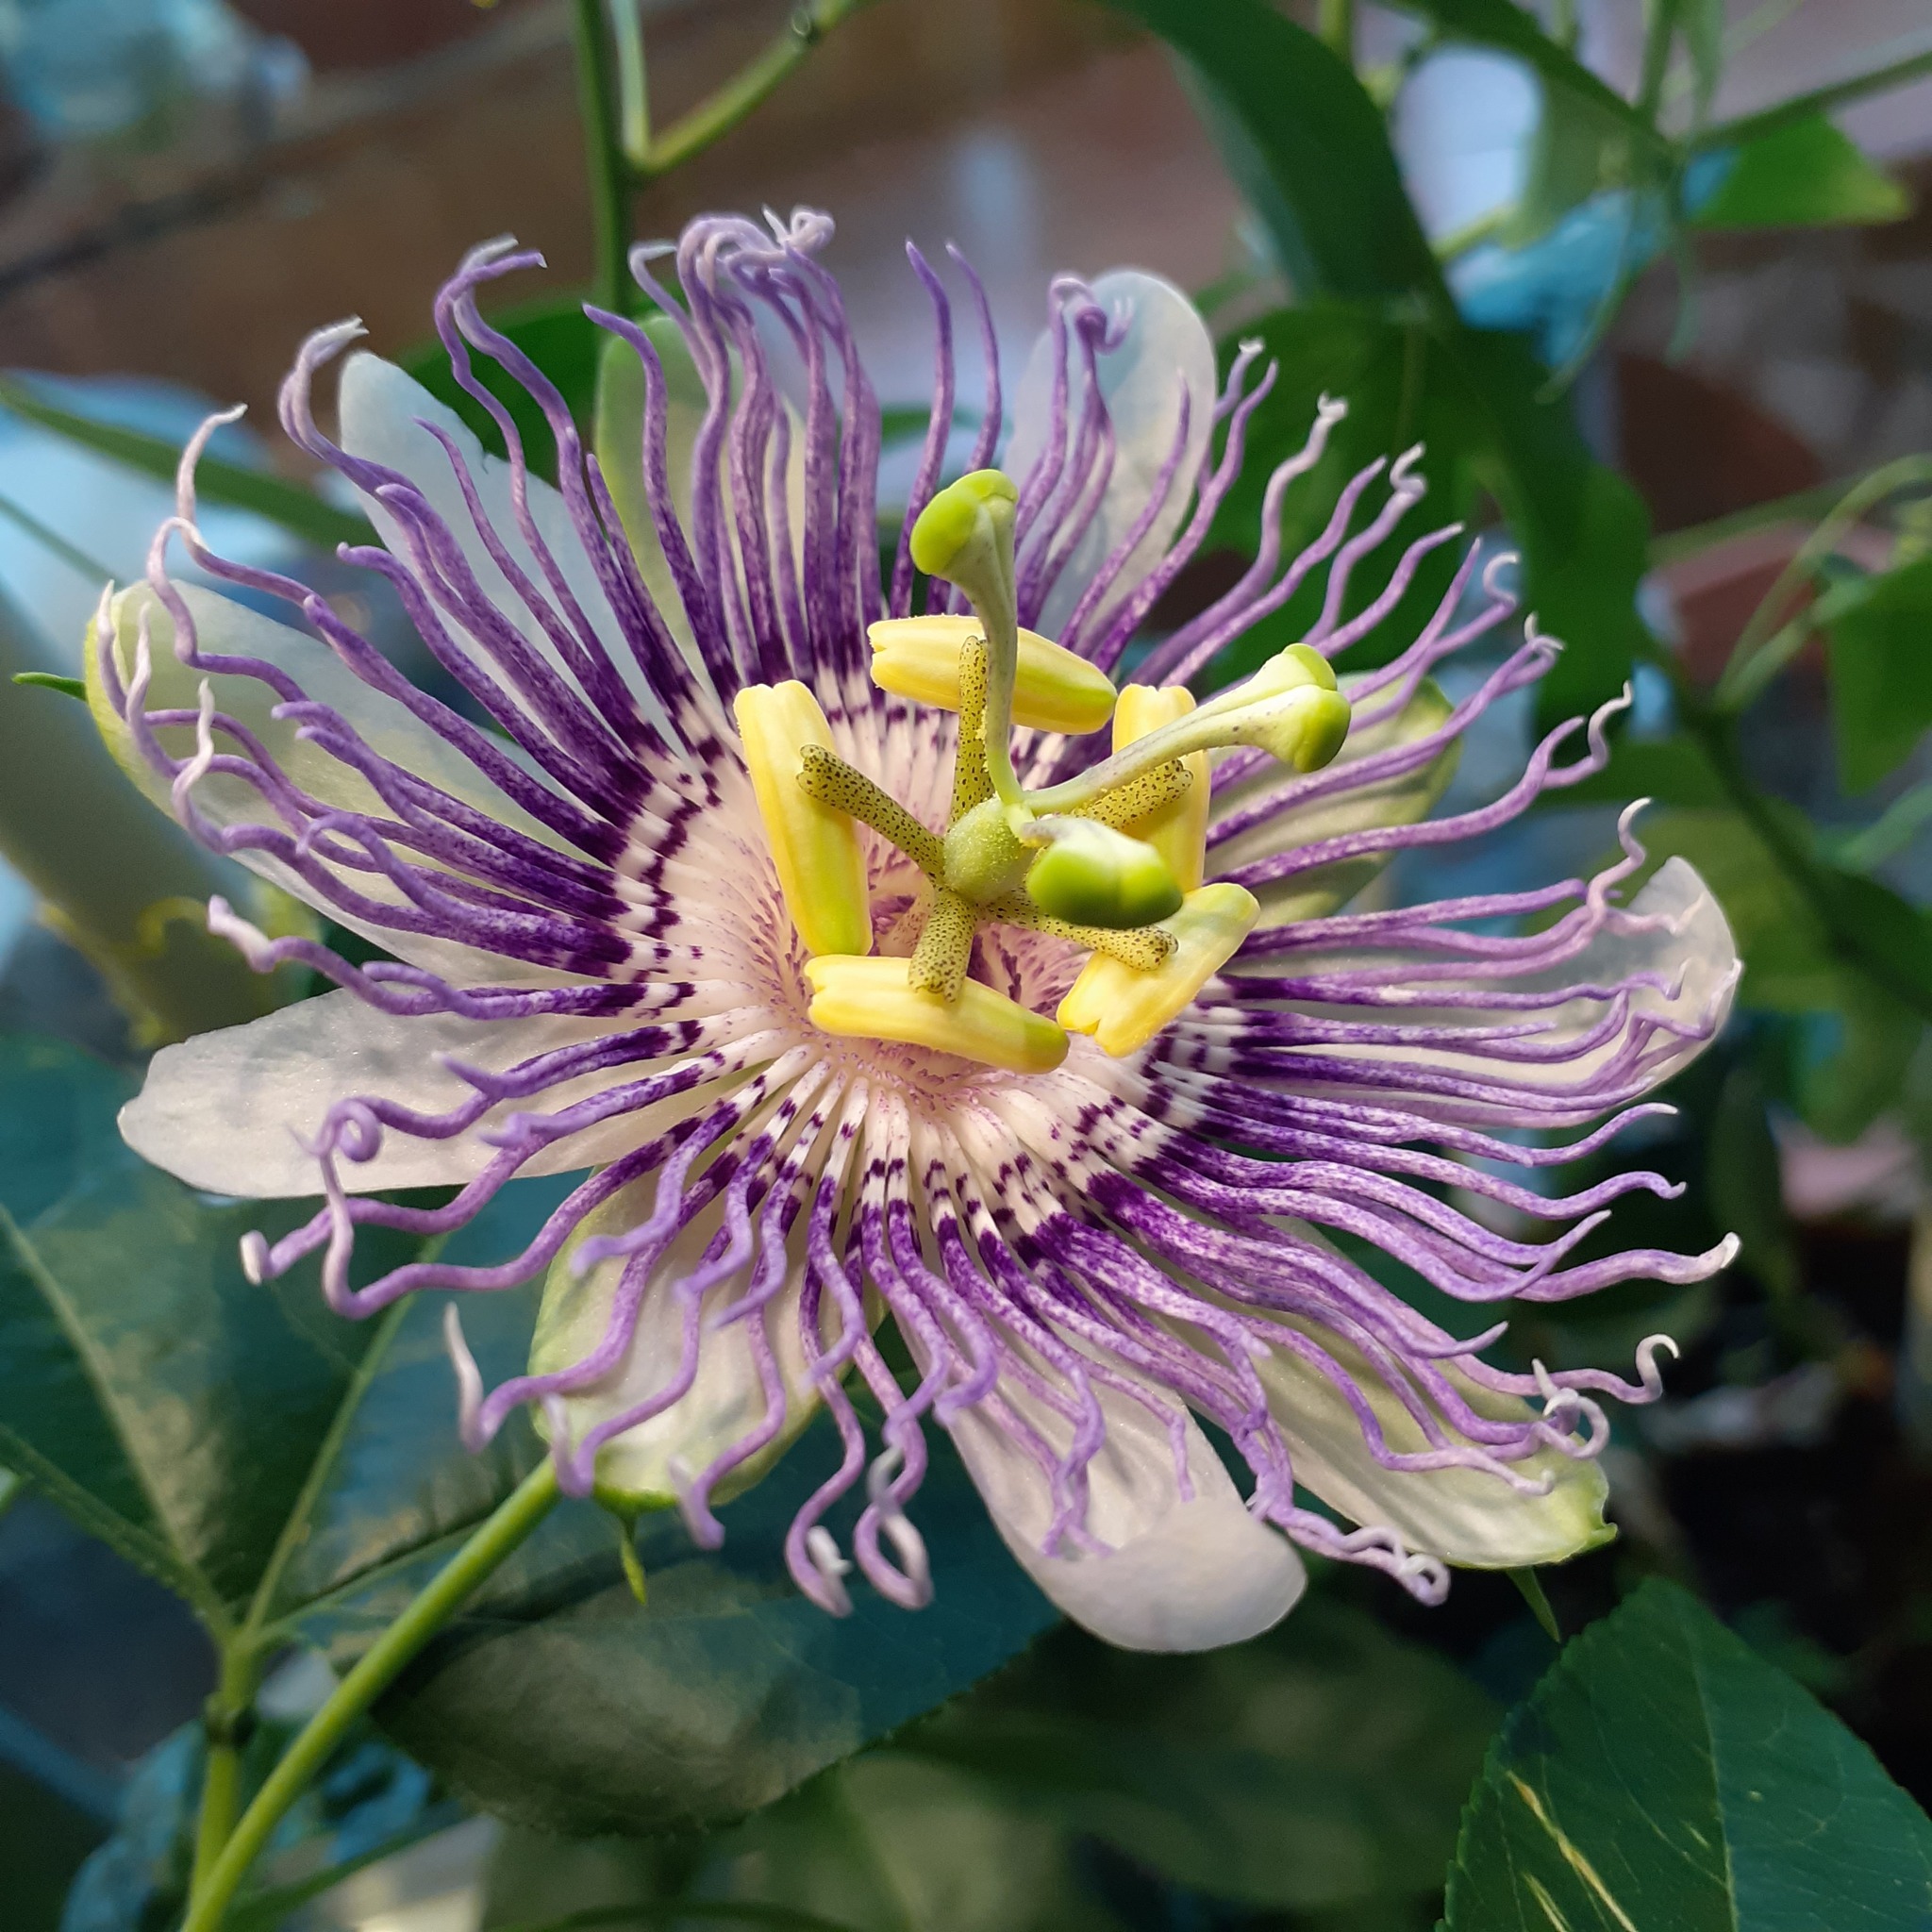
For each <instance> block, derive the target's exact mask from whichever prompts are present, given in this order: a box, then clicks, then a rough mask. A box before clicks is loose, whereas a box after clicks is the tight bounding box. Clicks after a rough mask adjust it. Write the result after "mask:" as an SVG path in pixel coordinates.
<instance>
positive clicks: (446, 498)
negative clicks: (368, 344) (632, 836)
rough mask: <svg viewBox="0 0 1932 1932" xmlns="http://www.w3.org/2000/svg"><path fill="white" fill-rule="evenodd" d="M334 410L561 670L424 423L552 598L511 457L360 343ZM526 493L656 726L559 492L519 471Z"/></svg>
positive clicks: (349, 436) (394, 548) (389, 527)
mask: <svg viewBox="0 0 1932 1932" xmlns="http://www.w3.org/2000/svg"><path fill="white" fill-rule="evenodd" d="M338 408H339V411H340V413H341V443H342V447H343V448H344V449H345V450H347V451H348V453H349V454H350V455H351V456H354V457H360V458H364V460H366V461H369V462H375V463H381V464H383V465H385V466H386V467H387V468H389V469H391V470H395V471H398V472H399V473H400V474H401V475H405V476H407V477H408V479H409V481H410V482H411V483H412V484H413V485H414V486H415V487H416V488H417V489H418V490H419V491H422V493H423V495H424V497H425V499H426V500H427V501H428V504H429V507H430V508H432V509H433V510H434V511H435V512H436V514H437V515H438V516H439V517H441V519H442V521H443V523H444V524H446V525H448V526H449V529H450V532H451V534H452V535H453V536H454V537H455V538H456V540H457V541H458V544H460V545H461V547H462V552H463V556H464V558H466V559H467V560H468V562H469V565H470V568H471V570H472V571H474V572H475V576H476V581H477V584H478V585H479V586H480V587H481V589H482V591H483V592H484V594H485V595H486V596H487V597H488V598H489V599H490V600H491V603H492V604H494V605H495V606H496V608H498V609H499V610H500V611H501V612H502V613H503V614H504V616H506V617H507V618H508V619H509V621H510V622H511V623H512V624H514V625H516V627H517V628H518V629H519V630H520V631H521V632H522V633H523V634H524V636H525V638H527V639H528V640H529V642H530V644H531V645H532V647H533V648H534V649H535V650H536V651H538V652H539V653H540V654H541V656H542V657H543V658H545V659H546V660H548V662H549V663H550V664H551V665H552V667H553V668H556V669H559V670H560V669H561V660H560V658H558V654H557V651H556V648H555V647H554V646H553V645H552V643H551V642H550V641H549V639H548V638H547V637H546V636H545V635H544V632H543V628H542V626H541V625H540V624H539V623H538V622H537V620H536V618H535V617H534V616H533V615H531V613H530V611H529V609H528V608H527V607H526V606H525V603H524V601H523V599H522V598H521V597H520V596H519V595H518V594H517V592H516V591H514V590H512V589H511V587H510V584H509V580H508V578H507V577H506V576H505V575H504V574H503V572H502V571H501V570H499V569H498V568H497V566H496V563H495V561H494V559H493V558H491V555H490V553H489V550H488V549H487V548H486V547H485V545H484V542H483V540H482V538H481V536H480V535H478V533H477V530H476V525H475V521H474V520H473V519H472V517H471V515H470V511H469V508H468V506H467V505H466V504H465V503H464V501H463V493H462V489H461V487H460V485H459V484H458V480H457V475H456V472H455V470H454V469H453V468H452V467H451V464H450V459H449V454H448V452H447V451H446V450H445V449H444V448H443V446H442V445H441V443H440V442H439V441H437V439H436V438H435V437H434V436H432V435H431V434H430V433H429V430H428V428H427V427H425V425H431V424H433V425H435V426H436V427H437V428H439V429H441V431H442V432H443V433H444V434H445V435H446V436H448V438H449V439H450V441H451V442H452V443H454V444H455V446H456V448H457V449H458V451H459V452H460V453H461V455H462V458H463V460H464V462H465V464H466V466H467V467H468V469H469V472H470V475H471V476H472V477H473V478H474V480H475V486H476V495H477V499H478V501H479V502H480V503H481V505H482V507H483V510H484V514H485V515H486V516H487V517H488V518H489V520H490V523H491V526H492V528H493V529H494V530H495V532H496V535H497V536H498V538H499V539H500V540H501V541H502V545H503V548H504V550H505V551H506V552H507V553H508V556H509V557H510V558H511V559H512V560H513V561H514V562H515V563H516V565H517V567H518V568H519V569H520V570H521V571H522V572H523V573H524V574H525V576H526V577H528V579H529V580H530V581H531V582H532V583H533V584H535V585H536V586H537V587H538V588H539V590H540V591H541V593H542V595H543V596H544V599H545V601H546V602H550V603H552V604H554V603H555V601H556V600H555V597H554V595H553V593H552V592H551V591H550V590H549V586H548V580H547V579H546V578H545V576H544V574H543V572H542V571H541V569H540V568H539V567H538V564H537V559H536V557H535V555H534V553H533V552H532V550H531V548H530V546H529V544H527V543H526V542H525V541H524V536H523V533H522V531H521V530H519V528H518V527H517V520H516V514H515V510H514V508H513V507H512V504H511V501H510V480H511V470H510V466H509V464H508V462H506V461H504V460H503V459H502V458H499V457H493V456H488V455H486V454H485V453H484V450H483V445H482V444H481V443H480V442H478V441H477V440H476V438H475V436H474V435H473V434H472V433H471V431H470V429H469V427H468V425H466V424H465V423H464V422H463V420H462V418H461V417H460V416H458V414H457V412H456V411H455V410H454V409H452V408H449V406H448V405H447V404H445V403H441V402H439V401H437V399H436V398H435V397H434V396H432V395H431V394H430V393H429V391H427V390H426V389H425V388H424V387H423V385H422V384H421V383H419V382H418V381H416V380H415V378H414V377H413V376H410V375H405V374H404V372H403V371H402V370H400V369H398V368H397V367H396V365H395V364H394V363H393V362H388V361H385V360H384V359H383V358H381V357H380V356H372V355H370V354H369V353H368V352H367V351H366V350H364V351H358V353H357V354H356V355H353V356H351V357H350V358H349V359H348V361H347V362H346V363H344V364H343V367H342V377H341V391H340V394H339V401H338ZM525 491H526V497H527V501H528V504H529V509H530V517H531V521H532V522H533V523H534V525H536V528H537V532H538V535H539V536H540V537H541V539H542V541H543V544H544V547H545V548H546V549H547V550H548V551H549V552H550V555H551V557H552V558H553V559H554V560H555V561H556V563H557V566H558V570H559V572H560V573H561V574H562V576H563V579H564V581H565V583H566V584H567V585H568V586H569V588H570V591H571V592H572V594H573V595H574V596H575V599H576V601H577V604H578V606H579V608H581V609H582V611H583V613H584V615H585V616H586V617H587V618H588V619H589V620H590V623H591V627H592V628H593V629H594V630H595V631H596V633H597V636H598V637H599V639H600V640H601V641H603V644H604V648H605V650H606V651H607V653H608V655H609V658H610V660H611V662H612V663H613V664H615V665H616V666H617V668H618V671H619V673H620V674H621V675H623V676H624V678H625V682H626V683H628V684H629V685H630V687H631V689H632V690H633V691H636V692H637V693H638V694H639V695H640V697H641V698H642V699H643V700H644V703H645V708H646V710H647V711H648V713H649V714H650V715H651V716H652V717H653V718H654V719H655V720H656V721H657V722H658V724H660V725H661V724H663V723H664V711H663V708H662V707H661V706H660V705H659V704H658V700H657V698H656V697H655V696H654V695H652V694H651V692H650V691H649V688H648V687H647V685H646V684H645V681H644V678H643V675H642V673H641V671H640V670H639V668H638V664H637V660H636V658H634V657H633V656H632V654H631V650H630V646H629V645H628V644H627V643H626V642H625V637H624V632H623V630H622V628H621V627H620V625H619V624H618V622H617V617H616V614H615V612H613V611H612V609H611V608H610V600H609V599H608V597H607V596H606V595H605V594H604V589H603V586H602V585H601V584H600V583H599V582H598V581H597V573H596V569H595V567H594V566H593V565H592V563H591V558H590V556H589V554H588V553H587V552H586V550H585V549H584V544H583V540H582V538H581V537H579V536H578V534H577V530H576V526H575V524H573V523H572V521H571V516H570V511H569V509H568V508H567V507H566V506H565V503H564V500H563V497H562V495H561V493H560V492H559V491H557V490H556V489H555V488H553V487H552V486H551V485H550V484H548V483H546V482H544V481H543V479H542V478H541V476H534V475H533V476H529V477H527V478H526V479H525ZM361 501H362V507H363V508H364V509H365V510H366V511H367V512H368V515H369V519H370V521H371V522H372V523H373V524H374V525H375V527H376V530H377V532H378V534H379V535H380V536H381V538H382V541H383V542H384V543H385V544H386V545H387V546H388V547H389V549H390V550H391V552H393V553H394V554H395V555H396V556H397V557H399V558H404V559H405V560H407V558H408V548H407V546H406V545H405V543H404V542H403V540H402V536H401V532H400V526H399V525H398V524H397V522H396V519H395V518H394V516H393V515H392V514H391V512H390V511H389V510H388V509H387V508H384V507H383V505H382V504H380V503H378V502H377V501H376V500H375V498H374V497H373V496H370V495H368V494H367V493H366V492H364V493H362V496H361Z"/></svg>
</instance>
